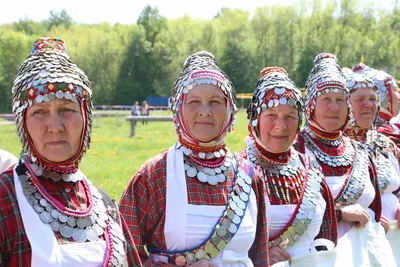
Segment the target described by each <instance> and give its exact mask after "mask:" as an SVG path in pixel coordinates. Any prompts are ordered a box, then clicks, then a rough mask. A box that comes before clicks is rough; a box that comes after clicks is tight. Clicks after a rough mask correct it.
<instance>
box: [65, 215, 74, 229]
mask: <svg viewBox="0 0 400 267" xmlns="http://www.w3.org/2000/svg"><path fill="white" fill-rule="evenodd" d="M67 224H68V225H69V226H71V227H75V226H76V218H75V217H72V216H69V217H68V220H67Z"/></svg>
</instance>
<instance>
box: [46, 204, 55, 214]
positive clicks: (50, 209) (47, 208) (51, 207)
mask: <svg viewBox="0 0 400 267" xmlns="http://www.w3.org/2000/svg"><path fill="white" fill-rule="evenodd" d="M44 208H45V210H46V211H48V212H51V211H52V210H54V209H55V208H54V207H53V206H52V205H50V204H49V205H47V206H46V207H44Z"/></svg>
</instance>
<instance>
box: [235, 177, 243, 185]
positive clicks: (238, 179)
mask: <svg viewBox="0 0 400 267" xmlns="http://www.w3.org/2000/svg"><path fill="white" fill-rule="evenodd" d="M236 179H237V183H238V184H239V185H240V186H241V187H243V186H244V185H245V181H244V180H243V178H242V177H240V176H238V177H237V178H236Z"/></svg>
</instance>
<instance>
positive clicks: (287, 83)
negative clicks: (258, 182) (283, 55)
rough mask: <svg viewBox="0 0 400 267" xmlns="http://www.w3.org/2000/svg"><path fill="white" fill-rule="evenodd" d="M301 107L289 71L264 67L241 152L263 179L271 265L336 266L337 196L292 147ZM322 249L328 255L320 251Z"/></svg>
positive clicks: (312, 163)
mask: <svg viewBox="0 0 400 267" xmlns="http://www.w3.org/2000/svg"><path fill="white" fill-rule="evenodd" d="M303 108H304V105H303V100H302V96H301V91H300V89H299V88H298V87H297V86H296V85H295V84H294V83H293V82H292V81H291V80H290V79H289V78H288V76H287V73H286V71H285V70H284V69H282V68H279V67H267V68H264V70H263V71H262V72H261V79H260V80H259V81H258V82H257V87H256V90H255V92H254V95H253V98H252V101H251V102H250V105H249V108H248V109H247V114H248V118H249V119H250V120H249V132H250V135H249V137H248V138H247V140H246V141H247V147H246V149H245V150H244V151H243V152H242V154H244V155H243V158H247V159H248V161H247V162H248V163H249V164H250V165H251V166H255V168H254V169H255V170H256V172H258V173H260V174H261V176H262V177H263V179H264V181H265V185H266V189H267V195H268V198H267V199H266V201H267V214H268V216H267V217H268V224H269V229H270V236H269V242H268V243H269V247H270V248H269V251H268V253H269V259H270V264H275V263H277V262H282V261H287V260H289V261H292V263H291V266H311V265H312V264H318V266H333V263H334V260H335V255H336V254H335V251H333V248H334V246H335V244H336V241H337V223H336V216H335V206H334V201H333V197H332V195H331V192H330V190H329V187H328V185H327V184H326V182H325V179H324V177H323V175H322V173H321V170H320V167H319V164H318V163H317V162H316V161H310V160H309V159H308V158H307V157H306V156H305V155H304V154H300V153H299V152H297V151H296V150H295V149H294V148H293V147H292V143H293V141H294V139H295V137H296V134H297V132H298V131H299V130H300V127H301V123H302V117H303ZM245 163H246V161H245ZM321 246H323V249H324V250H329V251H324V252H322V251H321V253H320V252H318V253H317V249H321ZM316 248H317V249H316ZM316 254H320V255H316Z"/></svg>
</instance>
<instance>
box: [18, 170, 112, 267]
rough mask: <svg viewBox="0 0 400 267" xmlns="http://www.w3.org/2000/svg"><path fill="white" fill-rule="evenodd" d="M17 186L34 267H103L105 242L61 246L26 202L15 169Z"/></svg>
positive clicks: (50, 230) (19, 204) (49, 228)
mask: <svg viewBox="0 0 400 267" xmlns="http://www.w3.org/2000/svg"><path fill="white" fill-rule="evenodd" d="M14 184H15V191H16V194H17V201H18V206H19V210H20V212H21V217H22V221H23V223H24V228H25V232H26V235H27V237H28V240H29V244H30V246H31V250H32V265H31V266H32V267H61V266H69V267H73V266H85V267H98V266H103V262H104V259H105V256H106V242H105V241H96V242H87V243H74V244H66V245H60V244H58V241H57V239H56V237H55V235H54V232H53V230H52V229H51V227H50V224H45V223H43V222H42V221H41V220H40V218H39V215H38V214H37V213H36V211H35V210H34V209H33V207H32V206H31V205H30V204H29V202H28V200H27V199H26V197H25V195H24V193H23V191H22V186H21V182H20V181H19V179H18V175H17V173H16V171H15V168H14Z"/></svg>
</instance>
